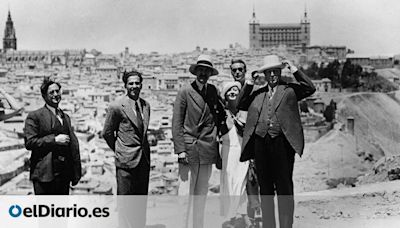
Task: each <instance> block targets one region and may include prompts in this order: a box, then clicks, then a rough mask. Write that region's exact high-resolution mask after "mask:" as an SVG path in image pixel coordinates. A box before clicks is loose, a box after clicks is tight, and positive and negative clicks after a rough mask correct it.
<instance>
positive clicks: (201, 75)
mask: <svg viewBox="0 0 400 228" xmlns="http://www.w3.org/2000/svg"><path fill="white" fill-rule="evenodd" d="M189 71H190V72H191V73H192V74H194V75H196V77H197V78H196V80H195V81H193V82H192V83H191V84H190V85H186V86H184V87H183V88H182V89H181V90H180V91H179V92H178V95H177V97H176V101H175V104H174V112H173V119H172V135H173V140H174V148H175V153H176V154H178V162H179V163H180V164H179V178H180V181H181V184H182V183H185V182H187V181H190V190H189V193H190V195H194V196H195V197H194V202H193V227H203V219H204V208H205V196H206V195H207V192H208V181H209V179H210V176H211V168H212V164H215V163H216V162H217V158H218V156H219V143H218V141H217V136H218V132H220V133H221V134H225V133H226V132H227V128H226V124H225V119H226V114H225V111H224V108H223V107H222V104H221V103H220V102H219V100H218V93H217V89H216V88H215V86H214V85H212V84H208V83H207V81H208V79H209V77H211V76H214V75H217V74H218V71H217V70H216V69H215V68H214V67H213V65H212V62H211V59H210V57H209V56H208V55H200V56H199V58H198V60H197V63H196V64H192V65H191V66H190V68H189ZM180 187H182V185H181V186H180ZM179 191H181V189H180V190H179ZM191 210H192V209H191V208H189V211H188V214H190V211H191Z"/></svg>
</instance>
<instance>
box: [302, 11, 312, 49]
mask: <svg viewBox="0 0 400 228" xmlns="http://www.w3.org/2000/svg"><path fill="white" fill-rule="evenodd" d="M300 25H301V43H302V45H305V46H309V45H310V20H309V19H308V17H307V8H305V9H304V17H303V18H302V19H301V22H300Z"/></svg>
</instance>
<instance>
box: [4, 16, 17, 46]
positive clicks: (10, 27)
mask: <svg viewBox="0 0 400 228" xmlns="http://www.w3.org/2000/svg"><path fill="white" fill-rule="evenodd" d="M3 50H4V51H5V52H6V51H8V50H17V37H16V36H15V29H14V22H13V21H12V20H11V13H10V10H8V18H7V22H6V28H5V29H4V38H3Z"/></svg>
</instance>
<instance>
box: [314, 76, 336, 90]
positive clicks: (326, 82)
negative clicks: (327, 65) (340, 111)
mask: <svg viewBox="0 0 400 228" xmlns="http://www.w3.org/2000/svg"><path fill="white" fill-rule="evenodd" d="M312 83H313V84H314V86H315V88H316V89H317V91H318V92H330V91H331V89H332V81H331V80H330V79H329V78H323V79H321V80H312Z"/></svg>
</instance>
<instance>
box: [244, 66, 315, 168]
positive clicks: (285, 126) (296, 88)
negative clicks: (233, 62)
mask: <svg viewBox="0 0 400 228" xmlns="http://www.w3.org/2000/svg"><path fill="white" fill-rule="evenodd" d="M293 75H294V77H295V78H296V80H297V81H298V82H299V84H297V83H288V84H287V83H282V84H280V85H278V86H277V88H276V91H275V95H274V96H275V97H274V99H273V100H274V103H273V104H272V105H273V106H272V107H273V110H274V111H275V114H276V116H277V119H278V121H279V123H280V126H281V129H282V131H283V134H284V135H285V137H286V139H287V140H288V142H289V144H290V145H291V146H292V148H293V149H294V151H296V153H298V154H299V155H300V156H301V155H302V154H303V149H304V134H303V127H302V125H301V120H300V113H299V107H298V103H297V102H298V101H299V100H301V99H303V98H305V97H308V96H310V95H312V94H313V93H314V92H315V87H314V85H313V84H312V82H311V80H310V79H309V78H308V77H307V76H306V75H305V74H304V73H303V72H301V71H299V70H298V71H297V72H295V73H294V74H293ZM267 92H268V86H265V87H261V88H254V86H252V85H248V84H245V86H244V87H243V88H242V90H241V92H240V94H239V98H238V99H239V102H238V108H239V109H240V110H245V111H248V115H247V121H246V126H245V129H244V133H243V144H242V154H241V157H240V160H241V161H246V160H249V159H253V158H254V142H253V140H254V131H255V129H256V125H257V123H258V122H260V121H259V117H260V113H261V108H262V106H263V102H264V99H268V95H267Z"/></svg>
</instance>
